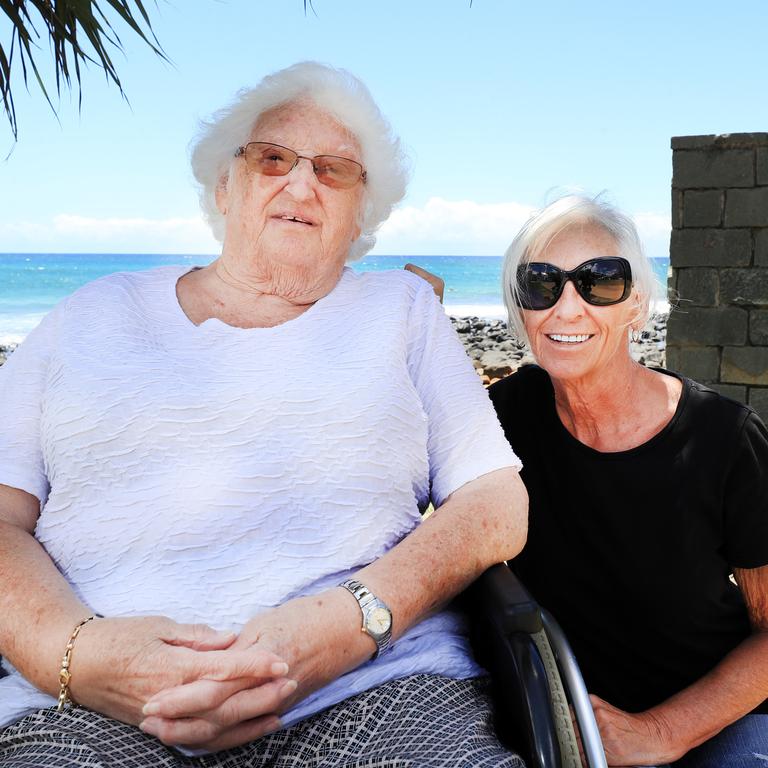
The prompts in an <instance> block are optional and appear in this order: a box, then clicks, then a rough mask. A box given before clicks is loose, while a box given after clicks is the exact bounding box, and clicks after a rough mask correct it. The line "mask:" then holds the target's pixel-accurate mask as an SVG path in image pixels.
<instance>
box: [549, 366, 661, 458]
mask: <svg viewBox="0 0 768 768" xmlns="http://www.w3.org/2000/svg"><path fill="white" fill-rule="evenodd" d="M657 377H658V374H656V373H654V372H653V371H649V370H648V369H647V368H645V367H644V366H642V365H640V364H639V363H636V362H635V361H634V360H632V358H631V357H630V356H629V353H627V355H626V358H622V359H620V360H617V361H614V362H613V363H612V364H611V366H610V370H605V368H602V369H601V370H600V371H597V372H595V373H593V374H590V375H588V376H585V377H582V378H579V379H565V380H564V379H555V378H553V379H552V385H553V388H554V391H555V407H556V408H557V413H558V416H559V417H560V420H561V421H562V423H563V425H564V426H565V428H566V429H567V430H568V431H569V432H570V433H571V434H572V435H573V436H574V437H576V438H577V439H578V440H579V441H581V442H583V443H585V444H586V445H589V446H591V447H593V448H597V449H602V450H622V447H623V446H626V445H627V444H630V443H632V441H633V435H634V433H635V432H637V431H638V425H641V424H645V423H646V418H645V415H644V411H645V409H646V408H647V407H648V405H649V399H651V400H653V399H655V398H656V397H657V396H658V393H656V388H657V387H658V385H659V384H661V386H662V388H663V382H656V378H657ZM617 446H622V447H617Z"/></svg>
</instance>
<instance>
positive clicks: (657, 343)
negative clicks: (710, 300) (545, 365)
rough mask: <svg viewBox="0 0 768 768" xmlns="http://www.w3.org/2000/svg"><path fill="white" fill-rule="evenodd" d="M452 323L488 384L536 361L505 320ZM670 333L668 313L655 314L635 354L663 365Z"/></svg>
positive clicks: (642, 360) (465, 319)
mask: <svg viewBox="0 0 768 768" xmlns="http://www.w3.org/2000/svg"><path fill="white" fill-rule="evenodd" d="M451 322H452V323H453V327H454V328H455V329H456V331H457V333H458V334H459V338H460V339H461V341H462V343H463V344H464V349H465V350H466V352H467V354H468V355H469V357H470V359H471V360H472V362H473V363H474V365H475V369H476V370H477V372H478V374H479V375H480V376H481V377H482V379H483V383H484V384H492V383H493V382H494V381H497V380H498V379H500V378H503V377H504V376H508V375H509V374H510V373H513V372H514V371H516V370H517V369H518V368H519V367H520V366H521V365H527V364H528V363H534V362H535V360H534V359H533V357H532V355H531V353H530V350H528V349H527V348H520V346H519V345H518V344H517V342H516V341H515V339H514V337H512V336H511V335H510V334H509V333H508V332H507V325H506V323H505V322H504V321H503V320H495V319H483V318H480V317H451ZM666 334H667V314H666V313H664V314H661V313H660V314H657V315H654V316H653V317H652V318H651V319H650V320H649V321H648V323H647V325H646V329H645V330H644V331H643V332H642V334H641V337H640V340H639V341H637V342H634V341H633V342H632V343H631V344H630V351H631V353H632V357H633V358H634V359H635V360H637V361H638V362H640V363H642V364H643V365H647V366H648V367H661V368H663V367H664V360H665V354H664V350H665V347H666Z"/></svg>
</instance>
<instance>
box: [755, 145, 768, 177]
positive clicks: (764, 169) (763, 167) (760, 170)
mask: <svg viewBox="0 0 768 768" xmlns="http://www.w3.org/2000/svg"><path fill="white" fill-rule="evenodd" d="M757 183H758V184H768V148H767V147H761V148H760V149H758V150H757Z"/></svg>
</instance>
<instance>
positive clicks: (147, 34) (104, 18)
mask: <svg viewBox="0 0 768 768" xmlns="http://www.w3.org/2000/svg"><path fill="white" fill-rule="evenodd" d="M0 12H2V13H4V14H5V15H6V16H7V17H8V19H9V20H10V22H11V42H10V46H9V47H8V51H7V53H6V50H5V49H4V48H3V46H2V45H1V44H0V100H1V101H2V107H3V110H4V111H5V115H6V117H7V119H8V121H9V123H10V126H11V131H12V132H13V137H14V139H17V138H18V128H19V127H18V120H17V116H16V107H15V104H14V100H13V91H12V86H11V75H12V74H13V71H14V69H13V66H14V63H15V62H16V61H18V66H19V67H20V68H21V76H22V78H23V80H24V85H25V87H26V88H27V89H29V73H30V71H31V73H32V74H33V75H34V79H35V81H36V82H37V84H38V86H39V87H40V90H41V91H42V93H43V95H44V96H45V98H46V100H47V101H48V104H49V105H50V106H51V109H52V110H53V112H54V114H55V113H56V107H55V106H54V104H53V101H52V100H51V94H50V93H49V90H48V88H46V85H45V82H44V79H43V77H42V74H41V71H40V67H39V66H38V58H39V57H40V56H41V55H42V53H41V44H40V43H41V40H43V39H45V38H46V37H47V38H48V40H49V42H50V47H51V51H52V53H53V66H54V76H55V83H56V94H57V96H61V91H62V88H66V89H67V90H71V89H72V88H73V82H74V84H76V86H77V89H78V103H80V104H81V103H82V87H81V76H82V67H83V65H88V64H93V65H95V66H97V67H98V68H99V69H101V70H102V71H103V72H104V76H105V77H106V79H107V81H109V82H111V83H113V84H114V85H115V86H116V87H117V89H118V90H119V92H120V94H121V95H122V96H123V97H125V93H124V91H123V86H122V83H121V81H120V76H119V75H118V72H117V69H116V68H115V64H114V62H113V61H112V55H113V54H114V51H116V50H117V51H121V52H122V50H123V44H122V41H121V40H120V37H119V36H118V34H117V32H116V30H115V28H114V26H113V23H112V22H111V21H110V17H111V18H114V19H115V20H118V19H119V20H120V21H122V22H123V23H124V24H125V25H126V26H127V27H128V28H129V29H130V30H131V32H132V33H134V34H136V35H138V36H139V37H140V38H141V39H142V40H143V41H144V42H145V43H146V44H147V45H148V46H149V47H150V48H151V49H152V50H153V51H154V52H155V53H156V54H157V55H158V56H159V57H160V58H162V59H165V60H166V61H167V60H168V57H167V56H166V55H165V52H164V51H163V49H162V47H161V45H160V43H159V42H158V40H157V37H156V36H155V33H154V31H153V30H152V24H151V22H150V19H149V14H148V13H147V9H146V6H145V3H144V2H143V0H0ZM38 27H40V28H41V29H42V30H43V31H42V32H40V31H38Z"/></svg>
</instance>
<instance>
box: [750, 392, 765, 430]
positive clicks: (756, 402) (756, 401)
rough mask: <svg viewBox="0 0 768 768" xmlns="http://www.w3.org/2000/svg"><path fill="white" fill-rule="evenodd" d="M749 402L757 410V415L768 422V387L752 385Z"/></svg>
mask: <svg viewBox="0 0 768 768" xmlns="http://www.w3.org/2000/svg"><path fill="white" fill-rule="evenodd" d="M749 404H750V405H751V406H752V407H753V408H754V409H755V410H756V411H757V415H758V416H759V417H760V418H761V419H762V420H763V422H764V423H765V424H768V389H763V388H762V387H750V389H749Z"/></svg>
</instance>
